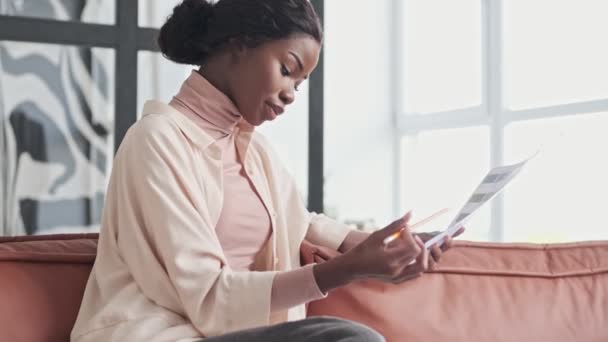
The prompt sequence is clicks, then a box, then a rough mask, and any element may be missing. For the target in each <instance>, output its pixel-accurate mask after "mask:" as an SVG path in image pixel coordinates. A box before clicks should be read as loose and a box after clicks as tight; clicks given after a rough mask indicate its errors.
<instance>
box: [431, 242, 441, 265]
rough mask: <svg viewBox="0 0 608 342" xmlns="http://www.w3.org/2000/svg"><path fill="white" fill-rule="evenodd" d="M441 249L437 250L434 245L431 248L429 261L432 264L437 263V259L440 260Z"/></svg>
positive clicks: (437, 247)
mask: <svg viewBox="0 0 608 342" xmlns="http://www.w3.org/2000/svg"><path fill="white" fill-rule="evenodd" d="M441 254H442V252H441V248H439V246H437V245H434V246H433V247H431V261H433V262H439V259H441Z"/></svg>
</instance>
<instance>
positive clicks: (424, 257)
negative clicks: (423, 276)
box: [416, 238, 429, 271]
mask: <svg viewBox="0 0 608 342" xmlns="http://www.w3.org/2000/svg"><path fill="white" fill-rule="evenodd" d="M416 242H417V243H418V246H419V247H420V248H421V249H422V253H420V255H418V258H417V260H416V263H417V264H419V265H420V268H421V269H422V270H423V271H426V270H427V269H428V267H429V251H428V250H427V249H426V248H425V247H424V242H422V240H420V238H418V239H416Z"/></svg>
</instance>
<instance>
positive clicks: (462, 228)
mask: <svg viewBox="0 0 608 342" xmlns="http://www.w3.org/2000/svg"><path fill="white" fill-rule="evenodd" d="M464 230H465V228H464V227H460V229H458V230H457V231H456V233H454V235H452V237H457V236H458V235H460V234H462V233H464Z"/></svg>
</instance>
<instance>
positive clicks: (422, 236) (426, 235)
mask: <svg viewBox="0 0 608 342" xmlns="http://www.w3.org/2000/svg"><path fill="white" fill-rule="evenodd" d="M414 235H418V236H419V237H420V239H421V240H422V241H423V242H427V241H428V240H430V239H432V238H433V234H432V233H415V234H414Z"/></svg>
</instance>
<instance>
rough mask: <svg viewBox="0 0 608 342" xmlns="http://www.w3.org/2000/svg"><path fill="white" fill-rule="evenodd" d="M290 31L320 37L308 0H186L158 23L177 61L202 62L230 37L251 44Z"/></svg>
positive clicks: (167, 52)
mask: <svg viewBox="0 0 608 342" xmlns="http://www.w3.org/2000/svg"><path fill="white" fill-rule="evenodd" d="M294 34H306V35H309V36H311V37H312V38H314V39H315V40H316V41H317V42H319V43H321V42H322V40H323V31H322V29H321V23H320V21H319V17H318V16H317V14H316V13H315V10H314V8H313V7H312V5H311V4H310V3H309V1H308V0H219V1H217V2H216V3H211V2H209V1H207V0H184V1H183V2H182V3H181V4H179V5H177V6H175V8H174V9H173V13H172V14H171V15H170V16H169V17H168V18H167V21H166V22H165V23H164V25H163V26H162V27H161V29H160V34H159V36H158V45H159V47H160V50H161V52H162V53H163V55H164V56H165V57H167V58H168V59H170V60H172V61H174V62H176V63H182V64H193V65H201V64H202V63H203V62H204V61H205V59H206V58H207V57H209V56H210V55H211V54H213V53H214V52H215V51H217V50H218V49H219V48H221V47H222V46H224V45H225V44H226V43H228V42H230V41H237V42H239V43H241V44H244V45H245V46H247V47H251V48H253V47H256V46H258V45H260V44H262V43H265V42H268V41H272V40H276V39H283V38H288V37H290V36H292V35H294Z"/></svg>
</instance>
